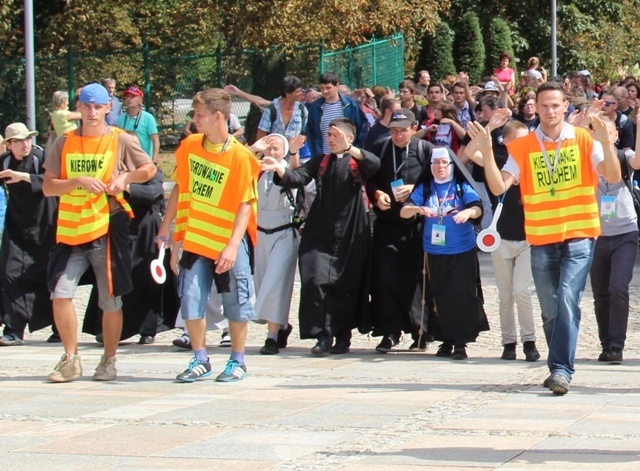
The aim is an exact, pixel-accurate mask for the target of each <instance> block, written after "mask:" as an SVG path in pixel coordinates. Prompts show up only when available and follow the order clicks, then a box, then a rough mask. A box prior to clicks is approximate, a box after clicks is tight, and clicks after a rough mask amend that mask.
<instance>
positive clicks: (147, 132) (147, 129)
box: [118, 110, 158, 158]
mask: <svg viewBox="0 0 640 471" xmlns="http://www.w3.org/2000/svg"><path fill="white" fill-rule="evenodd" d="M118 127H119V128H120V129H124V130H125V131H133V132H135V133H136V136H138V139H139V140H140V147H142V150H143V151H145V152H146V153H147V154H148V155H149V157H152V158H153V141H151V136H152V135H154V134H158V126H157V125H156V118H154V117H153V115H152V114H151V113H149V112H147V111H144V110H140V113H139V114H138V115H136V116H134V117H133V118H132V117H131V116H129V115H128V114H127V113H124V114H121V115H120V117H119V118H118Z"/></svg>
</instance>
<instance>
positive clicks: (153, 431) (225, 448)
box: [0, 255, 640, 471]
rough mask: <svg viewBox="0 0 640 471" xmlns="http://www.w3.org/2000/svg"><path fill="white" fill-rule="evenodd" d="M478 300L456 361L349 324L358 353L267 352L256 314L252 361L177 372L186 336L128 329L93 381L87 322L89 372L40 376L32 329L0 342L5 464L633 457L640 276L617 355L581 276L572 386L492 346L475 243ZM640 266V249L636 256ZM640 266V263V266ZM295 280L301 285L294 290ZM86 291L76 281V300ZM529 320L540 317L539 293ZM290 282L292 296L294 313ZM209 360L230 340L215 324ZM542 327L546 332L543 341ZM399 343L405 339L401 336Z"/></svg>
mask: <svg viewBox="0 0 640 471" xmlns="http://www.w3.org/2000/svg"><path fill="white" fill-rule="evenodd" d="M481 265H482V273H483V285H484V289H485V300H486V301H485V309H486V311H487V313H488V316H489V321H490V324H491V327H492V330H491V331H490V332H485V333H482V334H481V335H480V337H479V338H478V341H477V342H476V343H474V344H472V345H470V346H469V354H470V358H469V360H467V361H462V362H455V361H451V360H448V359H441V358H436V357H435V356H434V352H435V350H436V348H437V345H432V346H430V348H429V350H428V351H427V352H426V353H409V352H407V351H406V349H407V348H408V346H409V344H410V343H411V339H410V338H404V339H402V342H401V344H400V346H399V351H397V352H393V353H390V354H387V355H381V354H378V353H376V352H375V351H374V348H375V346H376V345H377V343H378V341H379V339H377V338H369V337H367V336H363V335H358V334H355V335H354V337H353V340H352V343H353V349H352V353H351V354H349V355H345V356H340V357H327V358H316V357H313V356H311V355H310V353H309V349H310V348H311V347H312V346H313V342H311V341H308V340H304V341H303V340H300V339H298V338H296V335H297V330H296V329H295V328H294V334H293V335H292V337H291V338H290V347H289V348H287V349H286V350H284V351H283V353H282V354H281V355H278V356H275V357H273V356H262V355H259V353H258V350H259V348H260V347H261V345H262V344H263V342H264V336H265V328H264V326H257V325H251V326H250V327H249V339H248V348H247V364H248V367H249V376H248V377H247V378H246V379H245V380H244V381H242V382H240V383H237V384H220V383H215V382H214V381H213V380H211V379H208V380H205V381H201V382H197V383H196V384H178V383H175V382H174V378H175V375H176V374H177V373H179V372H181V371H182V370H184V368H185V367H186V365H187V362H188V361H189V358H190V356H191V353H190V352H185V351H180V350H178V349H176V348H175V347H173V346H172V345H171V341H172V340H173V338H174V337H175V336H177V334H178V331H170V332H164V333H161V334H159V335H158V336H157V339H156V343H154V344H153V345H144V346H141V345H137V344H136V340H137V338H134V339H131V340H129V341H127V342H125V343H124V344H123V345H121V346H120V348H119V356H118V370H119V377H118V379H117V381H115V382H112V383H95V382H93V381H91V379H90V378H91V374H92V373H93V368H94V367H95V365H96V364H97V363H98V361H99V358H100V354H101V349H100V348H99V347H98V346H97V345H96V344H95V342H94V340H93V338H92V337H91V336H89V335H84V334H83V335H81V336H80V339H81V344H80V353H81V355H82V358H83V366H84V368H85V375H84V376H83V378H82V379H81V380H79V381H75V382H73V383H69V384H48V383H46V382H45V379H46V375H47V374H48V373H49V371H50V369H51V368H52V367H53V366H54V365H55V364H56V362H57V361H58V359H59V357H60V354H61V348H60V346H59V345H51V344H47V343H46V342H45V340H46V338H47V337H48V335H49V332H47V331H40V332H36V333H34V334H31V335H29V336H28V337H27V345H26V346H24V347H15V348H13V347H11V348H0V463H2V465H1V466H0V468H2V469H5V468H6V469H12V470H21V469H29V470H34V469H46V470H58V469H64V470H76V469H91V470H103V469H105V470H107V469H108V470H114V469H115V470H137V469H140V470H165V469H166V470H175V469H198V470H200V469H202V470H209V469H211V470H218V469H225V470H251V471H258V470H263V469H264V470H267V469H269V470H275V471H294V470H295V471H298V470H305V471H307V470H310V471H311V470H318V471H326V470H334V469H335V470H349V471H359V470H363V471H364V470H366V471H382V470H384V471H388V470H389V469H394V468H398V469H402V470H403V471H413V470H417V469H420V470H443V469H444V470H447V471H450V470H456V469H464V470H466V471H469V470H471V469H483V470H486V469H502V468H504V469H526V470H533V469H540V470H545V471H549V470H557V469H567V470H571V471H578V470H582V469H598V470H609V469H612V470H618V469H622V470H624V469H634V470H637V469H640V458H639V454H640V451H639V450H640V432H638V430H640V423H639V422H640V316H637V315H635V313H637V312H638V311H640V288H638V287H637V284H638V283H637V282H636V281H634V282H633V284H632V287H631V311H632V316H631V317H630V320H629V331H628V341H627V347H626V348H625V361H624V363H623V364H622V365H618V366H613V365H606V364H602V363H600V362H597V361H596V360H595V359H596V358H597V356H598V354H599V352H600V349H599V342H598V335H597V327H596V323H595V319H594V316H593V307H592V301H591V294H590V291H589V290H588V289H587V291H586V292H585V296H584V298H583V301H582V303H581V305H582V308H583V320H582V325H581V332H580V337H579V343H578V355H577V361H576V375H575V376H574V380H573V382H572V385H571V392H570V393H569V394H568V395H566V396H564V397H557V396H554V395H552V394H551V393H550V392H549V391H548V390H545V389H544V388H543V387H542V386H541V383H542V380H543V379H544V378H545V377H546V376H547V374H548V372H547V367H546V362H545V361H544V360H543V361H540V362H537V363H526V362H524V361H523V360H522V358H521V357H522V355H521V352H520V350H518V355H519V357H520V359H519V360H517V361H512V362H506V361H503V360H500V359H499V357H500V354H501V351H502V347H501V340H500V332H499V322H498V315H497V312H498V311H497V292H496V289H495V285H494V284H493V281H492V277H491V273H490V268H489V264H488V257H486V256H484V255H483V256H481ZM636 269H637V270H636V271H639V270H640V262H638V265H637V267H636ZM639 279H640V278H639ZM294 292H295V293H296V296H297V292H298V290H297V289H296V290H294ZM83 296H86V292H82V290H80V297H79V303H78V307H80V306H81V305H82V303H83V299H84V298H83ZM534 308H535V309H536V326H537V328H538V333H539V336H540V337H541V333H542V328H541V323H540V318H539V309H538V307H537V302H534ZM296 309H297V297H294V303H293V306H292V314H293V316H292V320H293V323H294V324H297V321H296V316H295V312H296ZM207 336H208V342H209V343H210V344H212V345H214V346H213V347H211V348H209V354H210V356H211V358H212V362H213V365H214V370H218V369H220V370H222V368H223V366H224V363H225V361H226V358H227V356H228V354H229V349H225V348H220V347H217V346H215V345H217V343H218V342H219V339H220V334H219V332H210V333H208V335H207ZM543 343H544V342H543V341H542V340H540V341H539V347H540V350H541V352H542V353H543V356H544V355H545V354H546V348H545V346H544V345H543ZM401 349H404V350H405V351H402V350H401Z"/></svg>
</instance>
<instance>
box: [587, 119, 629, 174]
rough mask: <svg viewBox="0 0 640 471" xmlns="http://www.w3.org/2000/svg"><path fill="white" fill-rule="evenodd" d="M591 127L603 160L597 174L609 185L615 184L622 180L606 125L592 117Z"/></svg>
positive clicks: (616, 156) (618, 161)
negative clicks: (600, 146)
mask: <svg viewBox="0 0 640 471" xmlns="http://www.w3.org/2000/svg"><path fill="white" fill-rule="evenodd" d="M591 126H592V127H593V138H594V139H595V140H596V141H599V142H600V143H601V144H602V150H603V151H604V160H603V161H602V162H600V163H599V164H598V168H597V170H598V173H599V174H600V175H602V176H603V177H604V178H605V180H607V181H608V182H609V183H617V182H619V181H620V179H621V178H622V173H621V171H620V160H618V154H617V152H616V149H615V147H614V146H613V141H612V140H611V137H610V136H609V130H608V129H607V124H606V123H605V122H604V121H602V120H601V119H600V118H598V117H594V118H592V119H591Z"/></svg>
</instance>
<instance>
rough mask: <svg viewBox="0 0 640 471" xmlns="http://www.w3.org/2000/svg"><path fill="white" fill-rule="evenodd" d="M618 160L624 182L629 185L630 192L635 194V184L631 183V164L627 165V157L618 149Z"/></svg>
mask: <svg viewBox="0 0 640 471" xmlns="http://www.w3.org/2000/svg"><path fill="white" fill-rule="evenodd" d="M616 154H617V155H618V160H619V161H620V173H621V174H622V180H624V182H625V183H626V184H627V187H628V188H629V191H630V192H631V193H632V194H633V184H632V183H631V175H630V173H629V164H628V163H627V156H626V155H625V154H624V151H623V150H620V149H616Z"/></svg>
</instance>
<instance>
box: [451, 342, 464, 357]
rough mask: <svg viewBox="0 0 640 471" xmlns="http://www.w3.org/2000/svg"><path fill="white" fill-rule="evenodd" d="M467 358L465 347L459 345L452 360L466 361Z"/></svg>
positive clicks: (454, 350) (452, 355)
mask: <svg viewBox="0 0 640 471" xmlns="http://www.w3.org/2000/svg"><path fill="white" fill-rule="evenodd" d="M466 358H467V349H466V347H465V346H464V345H457V346H456V348H454V349H453V353H452V354H451V359H452V360H465V359H466Z"/></svg>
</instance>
